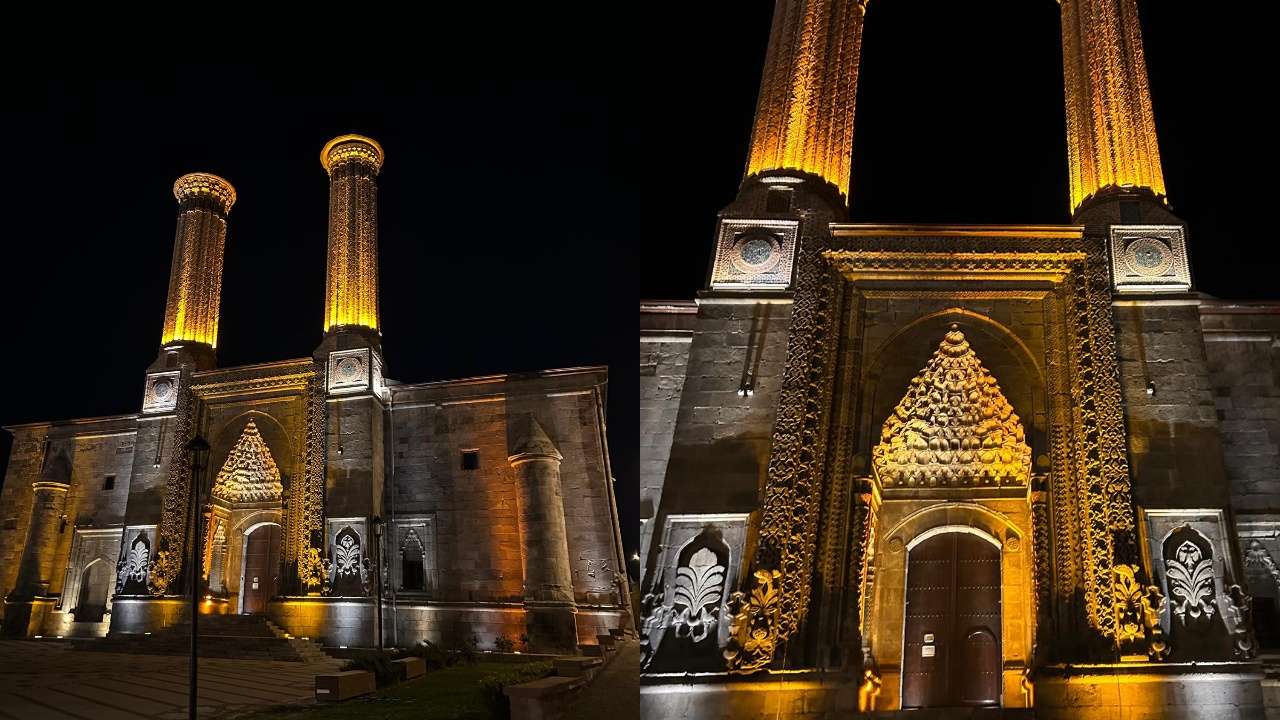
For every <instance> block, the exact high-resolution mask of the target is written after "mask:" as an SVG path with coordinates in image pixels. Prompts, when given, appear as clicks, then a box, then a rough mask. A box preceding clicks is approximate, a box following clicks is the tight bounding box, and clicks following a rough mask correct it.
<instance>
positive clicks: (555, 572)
mask: <svg viewBox="0 0 1280 720" xmlns="http://www.w3.org/2000/svg"><path fill="white" fill-rule="evenodd" d="M522 430H523V432H522V433H521V435H518V436H517V437H518V438H519V439H518V440H517V442H516V443H515V444H514V447H513V449H512V454H511V456H510V457H508V458H507V460H508V461H509V462H510V463H511V467H513V468H515V471H516V482H517V483H518V486H519V492H518V498H519V500H518V502H519V510H520V549H521V557H522V559H523V564H524V605H525V617H526V620H525V622H526V625H527V626H528V630H529V633H530V634H531V635H532V636H533V639H532V640H531V641H530V643H529V650H530V652H535V653H537V652H557V651H563V650H576V649H577V645H578V633H577V623H576V619H575V617H574V616H575V614H576V612H577V610H576V605H575V603H574V597H573V573H572V571H571V570H570V567H569V541H568V532H567V531H566V528H565V521H564V497H563V494H562V492H561V487H560V461H561V460H562V459H563V457H562V456H561V455H560V452H559V451H558V450H556V447H555V445H553V444H552V443H551V440H550V439H549V438H548V437H547V435H546V433H545V432H543V430H542V427H541V426H540V425H539V424H538V421H537V420H535V419H533V417H532V416H529V418H528V420H527V425H526V426H525V427H524V428H522Z"/></svg>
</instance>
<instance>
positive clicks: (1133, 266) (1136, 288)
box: [1109, 225, 1191, 293]
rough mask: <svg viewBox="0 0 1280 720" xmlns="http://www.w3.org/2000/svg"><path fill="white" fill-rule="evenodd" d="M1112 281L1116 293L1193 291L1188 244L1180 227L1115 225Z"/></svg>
mask: <svg viewBox="0 0 1280 720" xmlns="http://www.w3.org/2000/svg"><path fill="white" fill-rule="evenodd" d="M1109 244H1110V246H1111V278H1112V283H1113V287H1114V288H1115V291H1116V292H1119V293H1123V292H1186V291H1188V290H1190V289H1191V271H1190V270H1189V266H1188V264H1187V243H1186V239H1185V237H1184V232H1183V229H1182V226H1180V225H1112V226H1111V238H1110V243H1109Z"/></svg>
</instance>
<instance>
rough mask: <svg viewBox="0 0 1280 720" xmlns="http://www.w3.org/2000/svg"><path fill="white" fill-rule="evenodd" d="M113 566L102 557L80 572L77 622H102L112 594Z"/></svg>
mask: <svg viewBox="0 0 1280 720" xmlns="http://www.w3.org/2000/svg"><path fill="white" fill-rule="evenodd" d="M113 574H114V573H113V572H112V568H111V566H110V565H109V564H108V563H107V562H106V561H105V560H102V559H101V558H99V559H96V560H94V561H93V562H91V563H89V564H88V566H86V567H85V569H84V571H83V572H81V573H80V591H79V593H78V594H77V597H76V613H75V621H76V622H102V620H103V616H105V615H106V613H107V600H108V598H109V597H110V595H111V590H112V588H111V578H112V575H113Z"/></svg>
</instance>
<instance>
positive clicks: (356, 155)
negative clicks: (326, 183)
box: [320, 135, 386, 172]
mask: <svg viewBox="0 0 1280 720" xmlns="http://www.w3.org/2000/svg"><path fill="white" fill-rule="evenodd" d="M384 157H386V156H385V155H384V154H383V152H382V146H381V145H379V144H378V143H377V141H376V140H373V139H371V138H367V137H365V136H363V135H342V136H339V137H336V138H334V139H332V140H330V141H329V142H328V143H327V144H326V145H325V146H324V149H323V150H321V151H320V164H321V165H323V166H324V169H325V170H326V171H329V172H332V171H333V168H335V167H337V166H338V165H341V164H343V163H346V162H363V163H366V164H368V165H372V166H373V169H374V170H380V169H382V160H383V158H384Z"/></svg>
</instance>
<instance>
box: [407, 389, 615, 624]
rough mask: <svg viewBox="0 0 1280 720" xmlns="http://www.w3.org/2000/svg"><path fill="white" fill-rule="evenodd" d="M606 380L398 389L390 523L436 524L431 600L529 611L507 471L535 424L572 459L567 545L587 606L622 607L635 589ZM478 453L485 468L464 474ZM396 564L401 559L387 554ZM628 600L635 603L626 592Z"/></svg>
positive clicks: (566, 498)
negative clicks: (616, 483)
mask: <svg viewBox="0 0 1280 720" xmlns="http://www.w3.org/2000/svg"><path fill="white" fill-rule="evenodd" d="M604 382H605V373H604V370H603V369H595V370H591V371H585V370H584V371H581V372H570V371H565V373H564V374H558V375H557V374H551V373H548V374H543V375H531V376H520V377H516V376H504V377H496V378H481V379H476V380H474V381H456V382H442V383H427V384H421V385H398V386H393V387H392V393H393V399H392V402H391V417H392V426H393V428H392V430H391V431H390V435H391V438H390V442H391V443H392V452H393V454H394V460H393V465H392V475H393V477H394V482H393V484H392V485H391V486H390V487H389V488H388V490H387V492H386V493H385V500H384V502H385V507H386V510H387V513H388V515H389V517H390V518H393V519H394V518H413V517H424V516H431V517H433V518H434V519H433V523H434V527H435V537H436V544H435V551H436V562H437V563H438V568H437V572H436V578H437V583H438V585H437V590H436V592H435V594H434V597H433V599H435V600H442V601H449V602H480V601H484V602H520V601H521V600H522V599H523V596H524V584H523V570H522V564H521V562H522V561H521V540H520V526H519V516H518V513H517V509H518V505H517V502H518V500H517V496H518V494H517V485H516V482H517V478H516V473H515V471H514V469H513V468H512V467H511V464H510V463H509V462H508V457H509V456H510V455H511V454H512V453H511V449H512V447H514V444H515V443H518V442H519V441H520V438H516V437H514V436H513V433H518V432H519V430H518V429H517V428H518V426H519V425H520V423H519V422H517V421H519V420H522V419H524V418H527V417H528V415H529V414H532V415H533V416H534V417H535V418H536V420H537V422H538V424H539V425H540V426H541V427H542V429H543V430H544V431H545V433H546V435H547V437H548V438H549V439H550V440H551V442H552V443H553V444H554V445H555V447H556V449H557V450H558V451H559V453H560V454H561V455H562V456H563V460H562V461H561V463H560V485H561V491H562V495H563V504H564V513H565V526H566V529H567V538H566V543H567V545H568V551H569V560H570V565H571V568H572V572H573V589H574V594H575V597H576V600H577V602H578V603H579V604H585V605H595V604H604V605H612V604H614V603H615V600H614V598H615V597H616V598H617V599H618V601H621V602H625V598H624V597H620V595H619V592H618V586H617V584H616V583H617V581H621V582H622V583H623V584H624V585H625V569H624V566H623V565H622V562H623V561H622V557H621V539H620V538H621V534H620V529H619V528H618V524H617V513H616V510H615V508H614V502H613V488H612V479H611V477H610V474H609V472H608V462H607V451H606V449H605V445H604V425H603V400H602V397H601V394H600V393H601V390H602V388H603V383H604ZM464 452H468V453H471V452H474V453H475V455H474V457H475V459H476V463H477V467H476V469H466V468H465V467H464V458H463V453H464ZM387 552H388V557H390V558H394V557H396V553H397V552H398V548H388V549H387ZM623 594H625V593H623Z"/></svg>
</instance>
